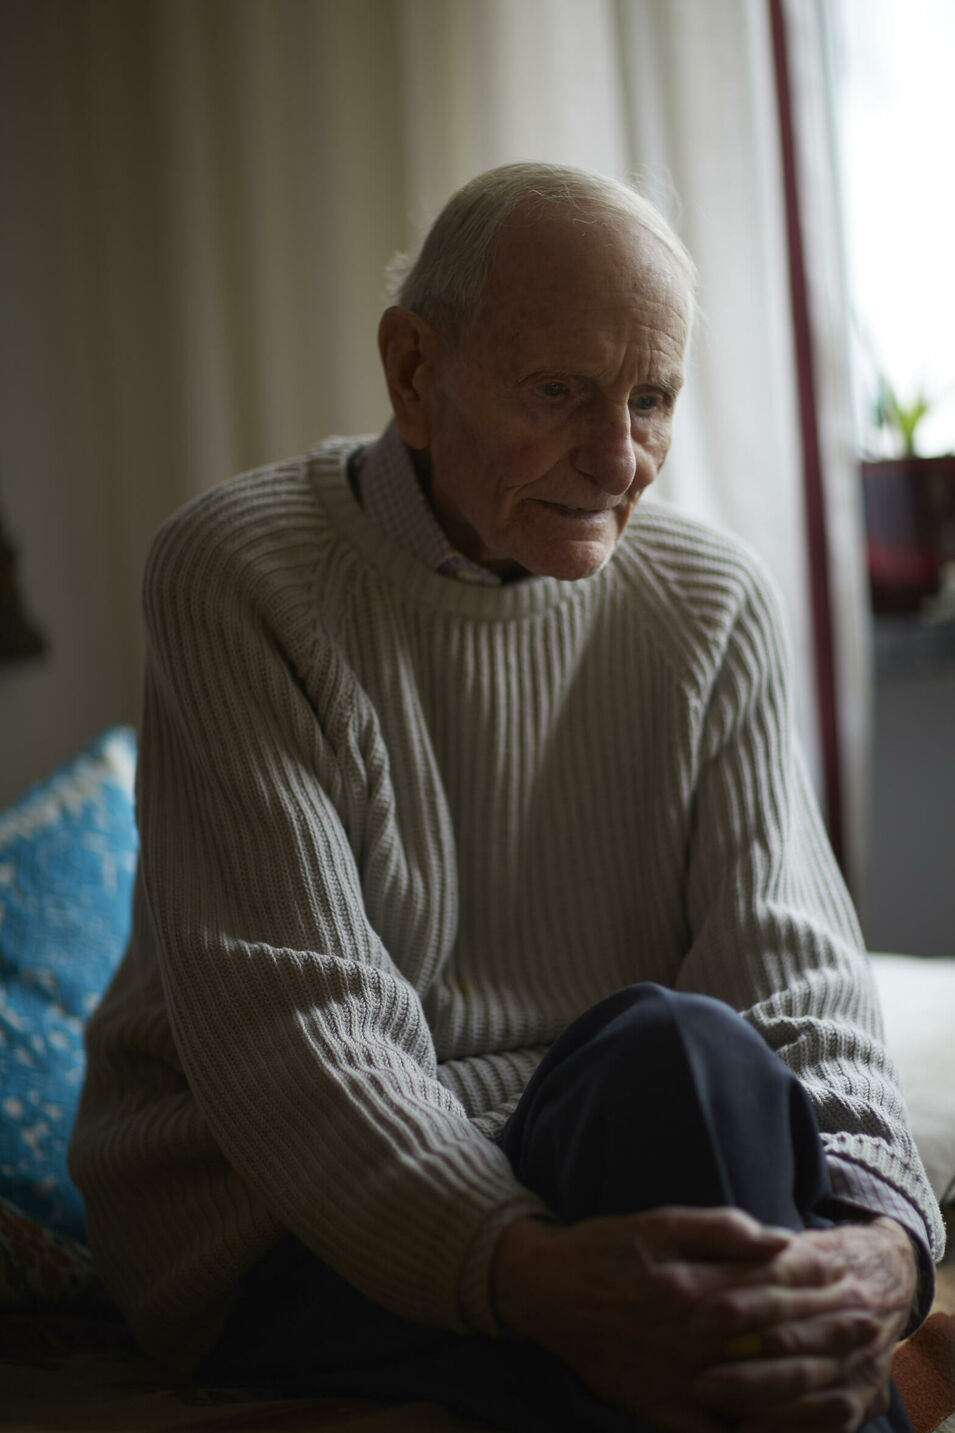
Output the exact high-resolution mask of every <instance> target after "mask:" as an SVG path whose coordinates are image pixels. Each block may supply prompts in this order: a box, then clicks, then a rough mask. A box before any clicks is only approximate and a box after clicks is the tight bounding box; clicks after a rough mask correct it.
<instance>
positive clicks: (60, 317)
mask: <svg viewBox="0 0 955 1433" xmlns="http://www.w3.org/2000/svg"><path fill="white" fill-rule="evenodd" d="M820 9H821V6H820V0H788V4H787V12H788V14H789V17H790V34H791V38H792V45H793V52H794V56H795V59H796V62H797V63H798V65H799V66H800V67H801V69H800V74H799V96H800V112H801V113H800V131H801V133H804V134H805V136H806V137H807V151H806V161H805V165H804V168H805V173H804V176H803V177H804V180H805V199H806V214H807V216H808V219H809V229H808V242H809V243H810V247H811V249H812V252H813V254H814V255H815V254H816V253H817V252H818V253H819V254H821V255H822V256H824V258H825V262H824V263H821V264H820V270H819V272H820V274H821V275H822V278H823V282H821V284H820V287H819V289H818V291H817V292H816V299H815V309H814V312H815V315H816V318H817V320H818V319H819V318H820V317H824V318H825V319H826V323H825V326H824V328H823V327H822V326H821V327H820V330H819V331H820V335H821V337H820V354H821V355H822V358H821V365H822V367H821V370H820V371H821V373H822V377H823V381H822V382H821V383H820V384H819V390H820V391H819V397H820V399H821V401H822V403H823V413H824V425H823V427H824V439H825V444H826V457H827V485H828V486H827V493H828V498H829V502H830V506H831V510H832V521H831V523H830V528H829V531H830V536H831V540H832V542H833V544H834V551H833V561H832V571H833V573H834V575H835V578H836V581H837V584H838V592H839V598H838V603H837V608H838V617H839V643H840V647H839V664H840V671H839V676H840V698H841V712H842V713H843V721H844V730H843V736H844V743H843V745H844V751H845V754H846V755H847V756H848V757H849V758H850V761H849V767H848V769H847V775H848V792H849V801H850V812H851V813H852V814H853V816H854V818H855V819H854V824H853V827H852V831H851V835H852V838H853V839H852V842H851V845H850V851H851V855H852V865H853V868H854V869H855V868H857V864H858V860H859V854H860V850H861V847H860V830H861V800H862V792H863V789H864V784H863V781H862V771H863V766H862V764H861V763H862V759H863V758H864V754H865V732H866V730H867V705H866V684H865V676H866V674H865V669H864V663H863V662H862V660H861V657H860V655H859V654H860V653H861V652H862V651H863V650H864V642H863V635H864V618H863V612H864V603H863V595H862V594H863V589H862V582H861V571H860V556H859V554H860V544H859V540H858V512H857V504H856V501H855V495H854V491H853V488H852V485H851V482H850V481H849V475H848V470H847V466H846V461H845V459H846V453H845V431H846V430H845V428H844V421H845V420H844V416H843V405H844V394H843V384H842V377H841V374H842V368H841V363H842V354H841V350H840V343H841V339H840V337H839V325H838V322H836V323H835V324H834V323H833V321H832V320H833V316H834V315H835V316H838V314H839V304H838V303H833V302H832V294H831V292H827V290H826V284H829V285H830V287H831V285H832V283H833V274H834V273H835V269H834V267H833V263H832V255H833V253H834V252H836V247H835V245H834V240H833V233H834V218H833V212H834V211H833V188H832V182H831V177H830V174H829V171H828V168H827V165H828V160H827V159H826V155H827V152H828V151H827V146H828V134H827V119H826V89H825V84H824V79H825V76H824V72H823V68H822V62H823V59H824V51H825V46H824V35H823V32H822V30H821V28H820V18H819V17H820ZM4 21H5V32H6V43H5V44H4V45H3V47H2V56H0V65H2V71H0V91H2V93H0V104H2V106H3V111H2V115H0V119H2V130H3V134H2V137H0V145H2V146H3V153H2V158H3V161H4V167H5V172H6V173H8V175H10V177H11V178H10V183H11V189H12V196H10V197H8V202H7V205H6V206H5V207H6V209H7V215H6V220H5V223H4V225H3V226H2V231H0V279H2V284H3V293H4V306H5V307H4V311H5V317H6V318H7V320H8V321H7V323H5V324H4V334H3V337H2V340H0V343H2V353H0V365H2V367H0V379H2V399H0V402H2V405H3V411H2V425H0V484H2V498H3V501H4V503H5V506H6V508H7V523H8V527H9V528H10V529H11V530H12V532H13V533H14V536H15V537H16V538H17V539H18V540H19V543H20V545H21V547H22V549H23V552H22V560H21V572H22V579H23V586H24V588H25V590H26V593H27V596H28V600H29V601H30V604H31V608H32V609H33V610H34V611H35V612H36V616H37V619H38V620H39V621H40V622H41V625H43V626H44V627H45V629H46V630H47V632H48V634H49V636H50V639H51V649H52V650H51V655H50V657H49V659H48V660H47V661H46V662H45V663H42V664H36V665H34V666H32V667H26V666H25V667H23V668H22V670H20V669H17V670H12V671H10V672H7V673H4V674H3V675H2V676H0V703H2V704H3V718H4V722H5V723H6V727H5V735H6V734H7V733H10V734H11V735H13V737H14V740H13V742H12V743H11V742H10V741H9V740H8V741H7V742H5V744H4V745H5V747H6V750H7V753H8V756H7V764H6V767H5V768H3V769H2V770H0V775H2V783H0V787H3V788H5V790H0V799H2V797H3V796H4V795H7V796H8V795H10V794H11V793H12V790H13V789H14V788H15V787H16V786H17V784H18V783H19V782H21V781H22V780H25V779H27V778H28V777H30V776H33V775H38V774H39V772H40V771H41V770H42V769H43V767H44V766H46V765H47V764H48V763H49V762H50V761H51V760H55V759H57V758H58V757H60V756H65V755H66V754H67V753H68V752H69V750H70V749H71V748H72V747H73V746H74V745H75V744H76V742H77V741H78V740H80V739H82V738H83V737H84V736H86V735H90V734H92V732H93V731H94V730H95V729H96V728H97V727H98V726H99V725H102V724H105V722H106V721H109V720H114V719H117V718H125V719H135V716H136V712H137V707H138V692H139V665H140V638H139V635H138V583H139V573H140V570H141V567H142V561H143V557H144V554H145V550H146V546H147V543H148V540H149V536H150V534H151V533H152V531H153V530H154V529H155V527H156V526H157V525H158V523H159V522H160V521H161V520H162V519H163V517H164V516H166V515H167V514H168V513H169V512H171V511H172V510H173V509H174V508H175V507H176V506H178V505H179V504H180V503H181V502H182V501H184V500H185V499H186V498H188V497H189V496H190V495H191V494H193V493H196V492H198V491H200V490H201V489H202V488H204V487H207V486H209V485H210V484H212V483H215V482H218V481H220V480H221V479H222V478H225V477H227V476H228V475H229V474H230V473H232V472H235V471H237V470H239V469H241V468H244V467H248V466H251V465H254V464H256V463H260V462H265V461H268V460H270V459H272V458H275V457H280V456H285V455H287V454H289V453H292V452H295V451H299V450H301V449H302V448H303V447H304V446H305V445H307V444H309V443H311V442H313V441H314V440H316V439H317V438H319V437H321V436H323V435H325V434H328V433H331V432H355V431H371V430H374V429H376V428H377V427H378V426H379V425H380V424H381V422H382V421H383V419H384V417H385V416H386V400H385V393H384V387H383V384H382V382H381V379H380V377H379V373H378V366H377V354H376V348H375V329H376V324H377V316H378V313H379V311H380V308H381V305H382V296H383V277H382V276H383V270H384V266H385V263H386V261H387V259H388V258H389V256H390V255H391V254H392V253H393V251H394V250H395V249H399V248H407V247H408V246H409V245H412V244H414V243H415V242H416V241H417V240H418V238H420V236H421V234H422V233H423V231H424V229H425V228H426V226H427V223H428V221H429V219H430V218H431V217H432V216H433V214H434V213H435V212H436V210H437V209H438V208H439V207H440V205H441V203H442V202H443V200H444V199H445V198H446V197H447V195H448V194H449V193H450V192H451V191H452V190H453V189H454V188H455V187H456V186H457V185H458V184H460V183H461V182H463V181H464V180H465V179H467V178H469V177H470V176H471V175H472V174H474V173H475V172H477V171H479V170H481V169H484V168H487V167H488V166H490V165H493V164H498V163H503V162H506V161H508V160H512V159H520V158H537V159H547V160H555V161H562V162H570V163H577V164H582V165H589V166H592V167H595V168H598V169H602V170H606V171H609V172H614V173H620V174H628V173H636V175H637V176H638V177H639V178H640V179H641V180H642V182H643V184H644V187H645V188H647V189H648V191H649V192H650V193H651V194H652V195H653V196H654V197H655V198H657V200H658V201H659V202H660V203H661V204H662V206H663V207H664V208H665V209H666V210H667V211H668V212H669V214H670V216H671V218H672V219H673V220H674V222H675V223H676V225H677V227H678V229H679V230H680V231H681V233H682V234H683V236H684V237H685V238H686V240H687V242H688V243H689V246H690V248H691V250H692V251H693V252H694V254H695V256H696V258H697V260H698V262H699V264H700V268H701V271H702V295H701V297H702V305H703V322H702V324H701V327H700V330H699V332H698V335H697V339H696V345H695V350H694V354H693V360H692V375H691V382H690V384H689V386H688V389H687V391H686V393H685V396H684V398H682V399H681V411H680V412H679V414H678V423H677V438H676V442H675V444H674V448H673V452H672V455H671V457H670V459H669V461H668V464H667V468H666V471H665V474H664V478H663V481H662V482H661V489H662V491H663V492H664V493H665V494H666V495H667V496H669V497H672V498H673V499H675V500H676V501H678V502H680V503H682V504H685V505H686V506H687V507H689V508H691V509H693V510H695V511H697V512H699V513H701V514H703V515H704V516H706V517H708V518H710V519H712V520H714V521H716V522H717V523H721V524H723V525H724V526H726V527H729V528H732V529H734V530H735V531H737V532H739V533H741V534H742V535H743V536H744V537H746V538H747V539H748V540H750V541H751V542H752V543H753V544H754V545H755V546H756V547H757V548H758V549H759V550H760V551H761V552H762V554H763V556H764V558H765V559H766V561H767V563H768V565H769V566H770V567H771V569H772V570H773V572H774V574H775V576H776V579H777V581H778V582H779V584H780V586H781V588H782V591H783V595H784V598H785V601H786V605H787V609H788V614H789V620H790V626H791V630H792V634H793V641H794V649H795V654H796V663H797V697H798V703H799V725H800V729H801V731H802V734H803V739H804V742H805V745H806V748H807V750H808V753H809V756H810V762H811V766H812V769H813V770H814V772H816V774H817V776H818V772H819V759H818V739H817V722H816V714H815V706H814V678H813V663H812V659H811V649H812V633H811V629H810V623H809V617H808V604H807V600H806V584H807V571H808V569H807V564H806V561H805V541H804V535H803V534H804V525H803V515H802V506H801V503H802V499H801V470H800V447H799V433H798V426H797V420H796V410H795V399H794V382H793V360H792V341H791V329H790V315H789V293H788V281H787V271H786V257H785V243H784V224H783V207H782V186H781V181H780V172H779V145H778V137H777V134H778V131H777V122H776V114H775V96H774V89H773V77H772V64H771V50H770V37H769V27H768V10H767V0H347V3H344V0H6V3H5V5H4ZM820 156H821V158H820ZM835 283H836V284H838V278H837V277H836V279H835Z"/></svg>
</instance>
